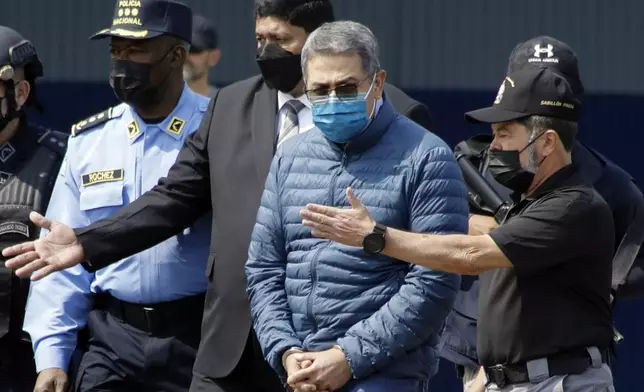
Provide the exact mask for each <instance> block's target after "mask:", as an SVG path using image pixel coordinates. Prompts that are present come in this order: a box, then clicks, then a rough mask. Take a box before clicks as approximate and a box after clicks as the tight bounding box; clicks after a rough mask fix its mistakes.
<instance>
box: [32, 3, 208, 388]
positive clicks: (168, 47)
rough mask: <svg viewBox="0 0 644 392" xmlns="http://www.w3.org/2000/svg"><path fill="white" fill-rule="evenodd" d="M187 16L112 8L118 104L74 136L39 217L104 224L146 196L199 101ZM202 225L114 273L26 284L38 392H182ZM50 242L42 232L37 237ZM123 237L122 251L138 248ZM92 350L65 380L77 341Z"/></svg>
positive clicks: (195, 117) (193, 349)
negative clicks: (188, 79)
mask: <svg viewBox="0 0 644 392" xmlns="http://www.w3.org/2000/svg"><path fill="white" fill-rule="evenodd" d="M191 23H192V12H191V10H190V8H189V7H188V6H186V5H184V4H182V3H178V2H175V1H170V0H134V1H129V0H128V1H117V4H116V11H115V15H114V20H113V23H112V26H111V28H110V29H107V30H103V31H100V32H99V33H97V34H96V35H94V36H93V37H92V38H93V39H97V38H104V37H110V38H111V72H110V84H111V85H112V87H113V89H114V92H115V94H116V96H117V97H118V98H119V99H120V100H121V101H122V103H121V104H119V105H117V106H115V107H112V108H109V109H107V110H105V111H103V112H101V113H98V114H96V115H93V116H91V117H89V118H87V119H85V120H83V121H80V122H78V123H77V124H75V125H74V126H73V127H72V136H71V138H70V141H69V149H68V152H67V155H66V157H65V161H64V163H63V165H62V168H61V170H60V173H59V175H58V178H57V180H56V185H55V187H54V192H53V195H52V198H51V203H50V205H49V208H48V209H47V214H46V215H47V217H49V218H50V219H55V220H57V221H60V222H62V223H65V224H67V225H69V226H72V227H79V226H84V225H87V224H89V223H91V222H94V221H96V220H99V219H102V218H105V217H108V216H110V215H112V214H113V213H114V212H115V211H117V210H119V209H120V208H121V207H122V206H124V205H126V204H128V203H130V202H131V201H133V200H134V199H136V198H138V197H139V196H140V195H141V194H142V193H144V192H146V191H147V190H149V189H151V188H152V187H153V186H154V185H156V183H157V181H158V180H159V178H161V177H163V176H165V175H166V174H167V172H168V169H169V168H170V167H171V166H172V165H173V164H174V163H175V160H176V158H177V155H178V153H179V150H180V149H181V146H182V145H183V143H184V141H185V140H186V138H187V137H188V136H189V135H190V134H192V133H193V132H194V131H195V130H196V129H197V128H198V126H199V123H200V122H201V119H202V117H203V113H204V112H205V110H206V108H207V106H208V102H209V99H208V98H207V97H204V96H201V95H199V94H197V93H195V92H193V91H192V90H191V89H189V88H188V87H187V85H186V84H185V83H184V81H183V78H182V70H183V65H184V62H185V60H186V57H187V54H188V50H189V42H190V40H191V33H192V31H191ZM210 219H211V217H209V216H205V217H203V218H202V219H201V220H199V221H197V222H196V223H195V224H194V225H193V226H192V227H190V228H188V229H186V230H185V231H184V232H183V233H181V234H179V235H177V236H174V237H171V238H170V239H168V240H166V241H164V242H162V243H160V244H159V245H156V246H155V247H153V248H150V249H148V250H145V251H143V252H140V253H138V254H136V255H134V256H131V257H128V258H126V259H123V260H121V261H120V262H118V263H116V264H114V265H113V266H110V267H109V268H105V269H103V270H99V271H97V272H96V273H89V272H87V271H86V270H84V269H83V268H81V267H78V268H72V269H69V270H65V271H61V272H59V273H56V274H53V275H51V276H50V277H48V278H47V279H44V280H42V281H39V282H37V283H35V284H33V285H32V288H31V291H30V295H29V300H28V304H27V314H26V320H25V325H24V329H25V331H27V332H28V333H29V334H30V335H31V338H32V341H33V347H34V352H35V359H36V367H37V370H38V372H39V376H38V381H37V383H36V391H39V392H41V391H61V392H62V391H64V390H65V389H64V388H65V387H66V386H67V385H68V384H72V383H73V384H74V385H75V390H76V391H98V390H100V391H143V392H145V391H170V392H172V391H185V390H188V388H189V386H190V381H191V379H192V365H193V362H194V359H195V356H196V353H197V348H198V345H199V340H200V327H201V316H202V313H203V301H204V292H205V290H206V285H207V281H206V276H205V275H204V273H203V271H204V269H205V267H206V261H207V257H208V247H209V238H210ZM46 233H48V232H47V231H46V230H43V233H42V235H46ZM136 240H137V239H136V238H131V241H136ZM84 327H87V330H88V331H89V335H90V339H89V341H88V343H87V347H86V351H85V352H84V353H83V355H82V359H81V360H80V365H79V367H78V370H77V373H76V375H75V381H73V382H72V381H71V380H70V376H73V375H70V373H71V372H73V370H74V369H73V365H72V364H71V362H72V361H71V359H72V357H73V352H74V349H75V347H76V346H77V345H78V344H79V339H78V337H77V334H78V331H79V330H80V329H82V328H84Z"/></svg>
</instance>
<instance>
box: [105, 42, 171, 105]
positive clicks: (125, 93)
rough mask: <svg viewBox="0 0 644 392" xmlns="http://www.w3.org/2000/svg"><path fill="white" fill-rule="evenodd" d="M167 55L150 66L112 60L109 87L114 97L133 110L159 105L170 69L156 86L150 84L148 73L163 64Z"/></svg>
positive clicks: (163, 96)
mask: <svg viewBox="0 0 644 392" xmlns="http://www.w3.org/2000/svg"><path fill="white" fill-rule="evenodd" d="M171 50H172V49H171ZM168 53H170V52H169V51H168V52H167V53H166V54H165V55H164V56H163V57H161V59H160V60H159V61H157V62H155V63H151V64H148V63H137V62H134V61H129V60H117V59H112V64H111V71H110V85H111V86H112V89H113V90H114V94H116V97H117V98H118V99H119V100H120V101H121V102H125V103H127V104H128V105H131V106H133V107H134V108H135V109H143V110H146V109H148V110H149V109H151V108H154V107H155V106H157V105H159V104H160V103H161V102H162V101H163V99H164V98H165V95H166V91H167V86H166V81H167V80H168V77H169V76H170V73H171V72H172V69H168V72H167V73H166V75H165V78H164V79H163V81H162V82H161V83H159V84H158V85H153V84H152V82H151V81H150V73H151V72H152V70H153V69H154V68H155V67H157V66H159V65H160V64H162V63H163V62H164V60H165V58H166V57H167V55H168Z"/></svg>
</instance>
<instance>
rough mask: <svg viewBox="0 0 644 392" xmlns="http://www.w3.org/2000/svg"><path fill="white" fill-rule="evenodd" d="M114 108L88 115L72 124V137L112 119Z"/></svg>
mask: <svg viewBox="0 0 644 392" xmlns="http://www.w3.org/2000/svg"><path fill="white" fill-rule="evenodd" d="M112 109H113V108H109V109H107V110H105V111H103V112H100V113H98V114H94V115H92V116H91V117H88V118H86V119H85V120H83V121H80V122H78V123H76V124H74V125H72V137H74V136H76V135H78V134H79V133H81V132H83V131H86V130H88V129H90V128H94V127H95V126H97V125H99V124H103V123H104V122H107V121H108V120H110V119H111V118H112Z"/></svg>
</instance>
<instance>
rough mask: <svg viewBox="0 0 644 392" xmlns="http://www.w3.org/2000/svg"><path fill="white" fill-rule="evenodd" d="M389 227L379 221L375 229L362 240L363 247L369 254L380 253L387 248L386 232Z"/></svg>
mask: <svg viewBox="0 0 644 392" xmlns="http://www.w3.org/2000/svg"><path fill="white" fill-rule="evenodd" d="M386 233H387V227H386V226H383V225H381V224H379V223H376V226H375V227H374V228H373V231H372V232H371V233H369V234H367V235H366V236H365V237H364V240H363V241H362V249H363V250H364V251H365V253H367V254H369V255H377V254H380V253H381V252H382V251H383V250H384V249H385V234H386Z"/></svg>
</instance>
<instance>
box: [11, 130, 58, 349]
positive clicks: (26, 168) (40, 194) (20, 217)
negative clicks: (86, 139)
mask: <svg viewBox="0 0 644 392" xmlns="http://www.w3.org/2000/svg"><path fill="white" fill-rule="evenodd" d="M25 131H31V132H34V133H35V134H36V138H37V143H34V146H33V153H32V156H31V157H30V158H29V159H28V160H26V161H25V163H24V164H23V166H22V167H21V168H20V169H19V170H17V171H16V172H15V173H13V175H12V176H11V177H10V178H9V179H7V180H6V181H5V183H4V184H2V185H0V249H4V248H6V247H8V246H11V245H15V244H19V243H22V242H25V241H30V240H34V239H36V238H38V236H39V234H40V229H39V228H37V227H36V226H35V225H34V224H33V223H32V222H31V221H30V220H29V213H30V212H31V211H37V212H39V213H41V214H44V213H45V210H46V209H47V204H48V203H49V198H50V197H51V192H52V189H53V186H54V183H55V181H56V177H57V174H58V170H59V169H60V165H61V163H62V161H63V158H64V155H65V150H66V149H67V137H68V135H66V134H64V133H62V132H57V131H52V130H47V129H42V128H36V127H32V129H30V130H26V129H23V130H22V132H25ZM0 257H1V260H2V265H1V266H0V337H5V339H3V340H6V338H10V339H11V340H14V338H17V339H16V340H19V339H20V337H21V335H22V323H23V320H24V311H25V304H26V301H27V295H28V292H29V279H19V278H18V277H16V276H15V274H14V273H13V271H12V270H8V269H6V268H5V267H4V261H5V260H6V258H4V257H2V256H0Z"/></svg>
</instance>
